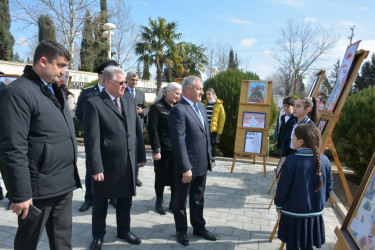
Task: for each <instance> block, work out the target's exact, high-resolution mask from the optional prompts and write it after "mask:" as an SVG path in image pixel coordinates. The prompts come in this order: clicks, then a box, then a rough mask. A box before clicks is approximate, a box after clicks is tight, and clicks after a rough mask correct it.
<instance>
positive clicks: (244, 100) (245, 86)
mask: <svg viewBox="0 0 375 250" xmlns="http://www.w3.org/2000/svg"><path fill="white" fill-rule="evenodd" d="M250 82H255V83H256V82H262V83H264V82H265V83H266V96H265V102H264V103H249V102H248V98H249V84H250ZM271 98H272V82H271V81H253V80H251V81H250V80H244V81H242V84H241V93H240V103H239V108H238V119H237V131H236V141H235V147H234V157H233V162H232V168H231V170H230V173H233V170H234V165H235V163H236V159H237V155H238V154H244V155H252V156H253V157H252V158H253V164H255V162H256V161H255V158H256V156H260V157H262V158H263V174H264V177H266V174H267V171H266V154H267V141H268V130H269V117H270V110H271ZM245 112H250V113H261V114H265V119H266V121H265V126H264V128H254V127H243V115H244V113H245ZM246 131H254V132H261V133H262V145H261V151H260V153H248V152H245V147H244V145H245V137H246Z"/></svg>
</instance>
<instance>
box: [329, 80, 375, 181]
mask: <svg viewBox="0 0 375 250" xmlns="http://www.w3.org/2000/svg"><path fill="white" fill-rule="evenodd" d="M374 124H375V86H374V87H372V88H367V89H363V90H361V91H359V92H358V93H356V94H354V95H352V96H349V98H348V99H347V101H346V103H345V105H344V108H343V110H342V115H341V117H340V120H339V121H338V123H337V124H336V126H335V129H334V130H333V134H332V139H333V141H334V144H335V147H336V150H337V152H338V155H339V157H340V160H341V161H343V162H345V164H346V165H347V166H348V167H349V168H351V169H353V170H354V171H355V172H356V174H357V175H358V176H360V177H362V176H363V174H364V173H365V171H366V169H367V166H368V164H369V162H370V160H371V157H372V155H373V154H374V148H375V147H374V144H375V129H374Z"/></svg>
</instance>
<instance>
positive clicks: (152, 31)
mask: <svg viewBox="0 0 375 250" xmlns="http://www.w3.org/2000/svg"><path fill="white" fill-rule="evenodd" d="M148 21H149V27H146V26H141V42H139V43H137V44H136V46H135V52H136V54H137V55H140V57H139V59H138V60H142V61H144V60H145V59H146V60H147V59H148V60H149V62H150V63H151V64H154V65H155V67H156V84H157V87H156V93H159V90H160V86H161V82H162V74H163V67H164V66H165V65H167V64H171V63H172V61H173V60H172V54H171V52H172V51H173V50H174V46H175V40H177V39H180V37H181V33H177V32H176V29H177V23H176V22H170V23H168V22H167V21H166V20H165V19H164V18H161V17H158V18H157V20H154V19H152V18H149V19H148Z"/></svg>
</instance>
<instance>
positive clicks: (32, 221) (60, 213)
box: [14, 191, 73, 250]
mask: <svg viewBox="0 0 375 250" xmlns="http://www.w3.org/2000/svg"><path fill="white" fill-rule="evenodd" d="M72 197H73V191H72V192H69V193H67V194H64V195H60V196H58V197H54V198H49V199H44V200H33V205H34V206H36V207H37V208H39V209H40V210H42V214H41V215H39V216H38V217H32V216H28V217H26V219H24V220H22V219H21V215H19V216H18V230H17V233H16V237H15V239H14V249H16V250H18V249H19V250H24V249H36V248H37V246H38V242H39V240H40V237H41V236H42V233H43V229H44V227H46V230H47V235H48V240H49V247H50V249H71V248H72V244H71V240H72Z"/></svg>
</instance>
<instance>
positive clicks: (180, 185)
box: [168, 76, 217, 246]
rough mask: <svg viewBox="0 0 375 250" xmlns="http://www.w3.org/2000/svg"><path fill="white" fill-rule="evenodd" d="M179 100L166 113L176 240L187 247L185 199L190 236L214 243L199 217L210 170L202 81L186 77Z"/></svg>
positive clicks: (197, 78) (201, 216)
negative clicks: (173, 190) (172, 170)
mask: <svg viewBox="0 0 375 250" xmlns="http://www.w3.org/2000/svg"><path fill="white" fill-rule="evenodd" d="M182 94H183V96H182V98H181V101H180V102H179V103H178V104H176V105H175V106H174V107H173V108H172V109H171V112H170V114H169V119H168V126H169V131H170V137H171V142H172V152H173V169H174V174H175V186H176V190H175V192H176V195H175V203H174V211H173V212H174V220H175V225H176V234H177V240H178V242H180V243H181V244H182V245H185V246H187V245H189V239H188V237H187V234H186V232H187V219H186V198H187V196H189V205H190V223H191V225H192V226H193V234H194V235H198V236H201V237H204V238H206V239H208V240H211V241H216V240H217V237H216V236H215V235H213V234H211V233H210V232H208V231H207V230H206V228H205V225H206V221H205V220H204V218H203V207H204V197H203V196H204V190H205V187H206V177H207V170H211V150H210V148H211V146H210V127H209V124H208V120H207V113H206V110H205V108H204V104H203V103H202V102H201V98H202V95H203V86H202V81H201V79H200V78H199V77H197V76H188V77H186V78H185V79H184V81H183V82H182Z"/></svg>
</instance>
